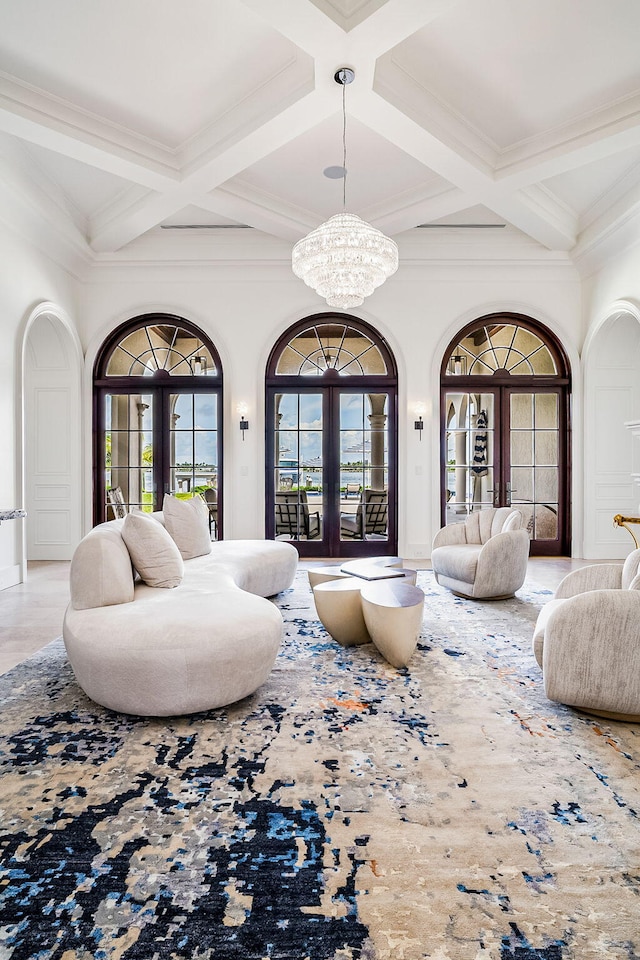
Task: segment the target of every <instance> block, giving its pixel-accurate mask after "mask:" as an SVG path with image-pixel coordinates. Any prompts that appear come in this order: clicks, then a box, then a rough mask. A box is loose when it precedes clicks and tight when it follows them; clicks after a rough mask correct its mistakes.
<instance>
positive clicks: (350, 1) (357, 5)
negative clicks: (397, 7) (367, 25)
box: [311, 0, 387, 30]
mask: <svg viewBox="0 0 640 960" xmlns="http://www.w3.org/2000/svg"><path fill="white" fill-rule="evenodd" d="M311 2H312V3H313V4H314V6H316V7H317V8H318V10H322V12H323V13H326V15H327V16H328V17H331V19H332V20H333V22H334V23H337V24H338V26H340V27H342V29H343V30H352V29H353V28H354V27H355V26H357V24H359V23H362V21H363V20H366V18H367V17H369V16H371V14H372V13H374V12H375V11H376V10H379V9H380V7H384V5H385V3H386V2H387V0H311Z"/></svg>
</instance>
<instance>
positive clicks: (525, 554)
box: [431, 507, 529, 600]
mask: <svg viewBox="0 0 640 960" xmlns="http://www.w3.org/2000/svg"><path fill="white" fill-rule="evenodd" d="M528 558H529V534H528V533H527V531H526V530H523V529H522V514H521V513H520V511H519V510H512V509H511V507H495V508H494V507H491V508H489V509H488V510H479V511H477V512H476V513H472V514H471V515H470V516H469V517H467V519H466V520H464V521H463V522H461V523H450V524H449V525H448V526H446V527H443V528H442V530H439V531H438V533H436V535H435V537H434V540H433V547H432V550H431V565H432V567H433V572H434V573H435V575H436V580H437V581H438V583H439V584H440V585H441V586H443V587H448V588H449V589H450V590H452V591H453V592H454V593H456V594H459V595H460V596H463V597H469V598H470V599H472V600H489V599H493V600H500V599H503V598H504V597H511V596H513V594H514V593H515V592H516V590H519V589H520V587H521V586H522V584H523V583H524V578H525V576H526V573H527V560H528Z"/></svg>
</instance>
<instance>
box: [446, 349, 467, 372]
mask: <svg viewBox="0 0 640 960" xmlns="http://www.w3.org/2000/svg"><path fill="white" fill-rule="evenodd" d="M447 373H448V374H450V375H451V376H454V377H466V375H467V358H466V357H465V356H464V354H462V353H454V355H453V356H452V357H449V363H448V364H447Z"/></svg>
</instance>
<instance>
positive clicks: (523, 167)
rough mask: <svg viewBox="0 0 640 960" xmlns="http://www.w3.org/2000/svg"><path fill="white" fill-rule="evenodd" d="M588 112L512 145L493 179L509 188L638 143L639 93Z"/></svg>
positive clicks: (520, 185) (639, 134) (502, 156)
mask: <svg viewBox="0 0 640 960" xmlns="http://www.w3.org/2000/svg"><path fill="white" fill-rule="evenodd" d="M624 106H625V110H624V111H623V112H622V111H621V107H620V105H617V106H616V107H615V108H613V109H612V108H607V109H606V110H601V111H598V112H597V113H594V114H591V115H590V116H589V117H588V118H583V119H581V120H580V121H578V122H576V123H573V124H570V125H568V126H567V127H564V128H562V130H560V131H558V130H555V131H553V133H552V134H548V135H545V136H541V137H536V138H535V139H533V140H531V141H528V142H527V143H526V144H522V145H520V146H514V147H512V148H510V149H509V150H507V151H505V152H504V153H503V154H502V155H501V156H500V158H499V159H498V162H497V163H496V172H495V175H496V180H499V181H501V182H502V183H504V185H505V186H508V187H509V188H511V189H519V188H520V187H525V186H528V185H529V184H531V183H539V182H540V181H541V180H548V179H549V178H550V177H555V176H558V175H559V174H562V173H567V172H569V171H571V170H575V169H577V168H578V167H582V166H585V164H588V163H593V162H595V161H597V160H602V159H604V158H606V157H609V156H612V155H613V154H616V153H621V152H622V151H623V150H629V149H632V148H633V147H638V146H640V97H635V98H633V101H631V102H625V105H624Z"/></svg>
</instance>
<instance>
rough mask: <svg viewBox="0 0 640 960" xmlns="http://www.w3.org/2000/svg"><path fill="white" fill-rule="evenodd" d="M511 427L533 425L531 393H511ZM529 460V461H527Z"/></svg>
mask: <svg viewBox="0 0 640 960" xmlns="http://www.w3.org/2000/svg"><path fill="white" fill-rule="evenodd" d="M510 399H511V429H512V430H518V429H520V428H525V429H526V428H531V427H533V394H531V393H512V394H511V398H510ZM529 462H531V461H529Z"/></svg>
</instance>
